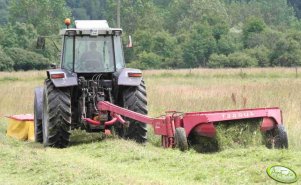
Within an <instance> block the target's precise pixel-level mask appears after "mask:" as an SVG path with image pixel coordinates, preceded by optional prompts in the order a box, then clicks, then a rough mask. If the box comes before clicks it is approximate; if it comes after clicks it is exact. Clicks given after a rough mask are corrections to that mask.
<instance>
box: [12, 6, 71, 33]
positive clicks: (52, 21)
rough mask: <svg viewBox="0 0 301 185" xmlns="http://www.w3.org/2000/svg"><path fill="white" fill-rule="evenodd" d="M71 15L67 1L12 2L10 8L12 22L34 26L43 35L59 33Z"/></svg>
mask: <svg viewBox="0 0 301 185" xmlns="http://www.w3.org/2000/svg"><path fill="white" fill-rule="evenodd" d="M70 13H71V12H70V10H69V8H68V7H67V6H66V2H65V0H51V1H49V0H12V1H11V2H10V6H9V16H10V22H12V23H15V22H21V23H27V24H32V25H34V27H35V28H36V29H37V31H38V33H39V34H41V35H50V34H54V33H58V30H59V28H60V27H61V26H62V25H63V21H64V19H65V18H66V17H69V16H70V15H71V14H70Z"/></svg>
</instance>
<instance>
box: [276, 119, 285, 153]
mask: <svg viewBox="0 0 301 185" xmlns="http://www.w3.org/2000/svg"><path fill="white" fill-rule="evenodd" d="M274 146H275V148H278V149H287V148H288V139H287V133H286V131H285V128H284V125H283V124H280V125H278V126H277V129H276V135H275V145H274Z"/></svg>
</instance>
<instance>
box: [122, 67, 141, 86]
mask: <svg viewBox="0 0 301 185" xmlns="http://www.w3.org/2000/svg"><path fill="white" fill-rule="evenodd" d="M128 73H142V72H141V70H139V69H132V68H123V69H121V70H119V71H118V72H117V75H118V85H124V86H138V85H140V83H141V81H142V77H129V75H128Z"/></svg>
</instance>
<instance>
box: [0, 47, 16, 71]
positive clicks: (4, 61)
mask: <svg viewBox="0 0 301 185" xmlns="http://www.w3.org/2000/svg"><path fill="white" fill-rule="evenodd" d="M13 66H14V61H13V60H12V59H11V58H10V57H9V56H7V55H6V54H5V52H4V51H3V49H2V48H1V47H0V71H12V70H13Z"/></svg>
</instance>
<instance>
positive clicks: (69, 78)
mask: <svg viewBox="0 0 301 185" xmlns="http://www.w3.org/2000/svg"><path fill="white" fill-rule="evenodd" d="M61 73H64V74H65V75H64V76H65V77H64V78H57V79H53V78H51V75H53V74H61ZM47 77H48V78H49V79H50V80H51V81H52V83H53V85H54V86H55V87H70V86H77V85H78V81H77V74H76V73H72V72H70V71H68V70H65V69H51V70H48V71H47Z"/></svg>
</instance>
